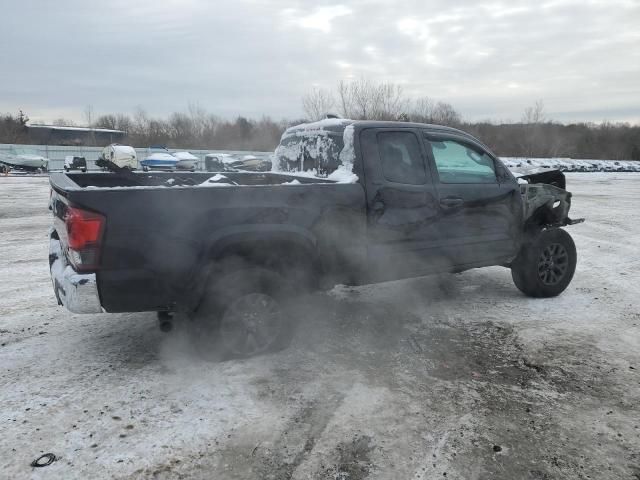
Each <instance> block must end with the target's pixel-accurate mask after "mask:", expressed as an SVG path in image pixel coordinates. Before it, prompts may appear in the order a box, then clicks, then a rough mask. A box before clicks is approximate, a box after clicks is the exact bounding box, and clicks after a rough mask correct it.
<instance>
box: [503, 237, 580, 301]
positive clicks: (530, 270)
mask: <svg viewBox="0 0 640 480" xmlns="http://www.w3.org/2000/svg"><path fill="white" fill-rule="evenodd" d="M576 262H577V255H576V246H575V244H574V243H573V239H572V238H571V235H569V234H568V233H567V232H565V231H564V230H561V229H559V228H553V229H549V230H543V231H542V232H540V233H539V234H538V235H537V236H536V237H535V238H534V239H533V241H532V242H531V243H529V244H528V245H526V246H525V247H523V249H522V250H521V252H520V254H519V255H518V257H517V258H516V259H515V260H514V261H513V263H512V265H511V276H512V278H513V283H515V285H516V287H518V289H519V290H520V291H521V292H523V293H524V294H526V295H528V296H530V297H555V296H556V295H559V294H561V293H562V292H563V291H564V290H565V289H566V288H567V287H568V286H569V283H571V279H572V278H573V274H574V272H575V269H576Z"/></svg>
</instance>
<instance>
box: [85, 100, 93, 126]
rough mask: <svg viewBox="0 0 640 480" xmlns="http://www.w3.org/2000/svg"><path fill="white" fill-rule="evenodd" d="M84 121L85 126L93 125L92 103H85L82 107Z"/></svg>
mask: <svg viewBox="0 0 640 480" xmlns="http://www.w3.org/2000/svg"><path fill="white" fill-rule="evenodd" d="M83 113H84V121H85V122H86V123H87V127H92V126H93V105H86V106H85V107H84V112H83Z"/></svg>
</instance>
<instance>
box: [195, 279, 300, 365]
mask: <svg viewBox="0 0 640 480" xmlns="http://www.w3.org/2000/svg"><path fill="white" fill-rule="evenodd" d="M285 294H286V288H285V282H284V281H283V278H282V277H281V276H280V275H279V274H278V273H277V272H275V271H272V270H269V269H266V268H261V267H252V268H246V269H242V270H238V271H235V272H232V273H229V274H226V275H221V276H220V277H219V278H216V279H214V281H212V282H210V285H209V287H208V288H207V289H206V290H205V294H204V297H203V299H202V301H201V303H200V306H199V307H198V310H197V311H196V313H195V314H194V320H195V325H194V326H195V332H196V334H197V338H196V341H197V344H198V347H199V349H200V350H201V351H202V352H203V353H205V354H206V355H207V356H208V357H213V358H219V359H229V358H248V357H253V356H255V355H260V354H264V353H268V352H273V351H277V350H280V349H282V348H285V347H286V346H287V345H288V344H289V342H290V340H291V338H292V336H293V329H292V324H291V321H290V319H289V317H288V315H287V311H286V309H285V308H284V306H283V302H284V299H285Z"/></svg>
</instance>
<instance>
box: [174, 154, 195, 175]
mask: <svg viewBox="0 0 640 480" xmlns="http://www.w3.org/2000/svg"><path fill="white" fill-rule="evenodd" d="M171 155H173V156H174V157H176V158H177V159H178V163H177V164H176V168H177V169H178V170H189V171H192V172H195V171H196V170H197V168H198V165H199V164H200V159H199V158H198V157H196V156H195V155H194V154H192V153H191V152H175V153H172V154H171Z"/></svg>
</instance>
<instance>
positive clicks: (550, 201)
mask: <svg viewBox="0 0 640 480" xmlns="http://www.w3.org/2000/svg"><path fill="white" fill-rule="evenodd" d="M520 192H521V193H522V199H523V207H524V212H523V213H524V215H523V220H524V221H525V225H527V224H532V223H534V224H536V225H542V226H545V227H563V226H565V225H574V224H576V223H581V222H584V218H580V219H576V220H573V219H571V218H570V217H569V210H570V209H571V196H572V195H571V192H568V191H566V190H564V189H562V188H559V187H556V186H553V185H549V184H546V183H534V184H526V185H520Z"/></svg>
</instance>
